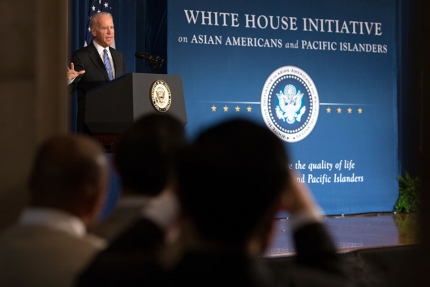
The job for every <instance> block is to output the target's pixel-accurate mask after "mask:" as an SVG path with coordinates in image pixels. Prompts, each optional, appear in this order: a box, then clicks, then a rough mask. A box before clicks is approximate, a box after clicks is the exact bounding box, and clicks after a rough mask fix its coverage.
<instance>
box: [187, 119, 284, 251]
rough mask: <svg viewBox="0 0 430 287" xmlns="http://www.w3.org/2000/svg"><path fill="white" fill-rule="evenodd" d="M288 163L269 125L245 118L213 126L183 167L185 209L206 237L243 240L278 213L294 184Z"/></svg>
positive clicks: (196, 143) (191, 152)
mask: <svg viewBox="0 0 430 287" xmlns="http://www.w3.org/2000/svg"><path fill="white" fill-rule="evenodd" d="M287 161H288V160H287V156H286V153H285V151H284V147H283V144H282V143H281V141H280V140H279V139H278V138H277V137H276V136H275V135H274V134H273V133H272V132H271V131H269V130H268V129H267V128H265V127H261V126H259V125H257V124H254V123H252V122H249V121H245V120H233V121H229V122H226V123H223V124H220V125H218V126H216V127H213V128H211V129H209V130H207V131H205V132H203V133H202V134H201V135H200V136H199V137H198V138H197V139H196V141H195V142H194V144H193V145H192V147H191V149H190V152H189V154H188V157H187V159H186V162H185V165H184V167H183V168H182V169H181V177H180V179H181V188H180V200H181V203H182V205H183V208H184V211H185V213H187V214H188V215H190V217H191V218H192V220H193V222H194V224H195V226H196V227H197V229H198V231H199V232H200V234H201V235H202V236H204V237H206V238H209V239H215V240H218V241H223V242H236V243H240V242H243V241H244V240H246V239H247V238H249V237H250V236H251V235H252V233H253V232H254V231H255V229H256V228H257V226H258V225H259V224H260V221H261V220H263V218H265V217H268V214H269V213H270V214H269V216H270V215H271V214H272V212H271V211H273V212H274V208H275V204H276V202H277V199H279V197H280V195H281V193H282V191H283V190H284V189H285V187H286V186H287V184H288V183H289V182H288V180H289V174H288V170H287V163H288V162H287ZM269 220H271V218H269Z"/></svg>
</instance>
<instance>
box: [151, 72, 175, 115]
mask: <svg viewBox="0 0 430 287" xmlns="http://www.w3.org/2000/svg"><path fill="white" fill-rule="evenodd" d="M151 103H152V105H153V106H154V108H155V109H156V110H157V111H159V112H162V113H164V112H167V110H169V108H170V105H171V103H172V94H171V93H170V88H169V85H167V83H166V82H165V81H164V80H156V81H155V82H154V83H152V86H151Z"/></svg>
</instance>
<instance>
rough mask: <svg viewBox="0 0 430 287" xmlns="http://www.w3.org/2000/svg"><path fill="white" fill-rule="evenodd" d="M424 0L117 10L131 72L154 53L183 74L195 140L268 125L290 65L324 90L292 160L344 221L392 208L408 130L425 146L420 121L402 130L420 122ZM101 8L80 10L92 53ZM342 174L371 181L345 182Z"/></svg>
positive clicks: (76, 42)
mask: <svg viewBox="0 0 430 287" xmlns="http://www.w3.org/2000/svg"><path fill="white" fill-rule="evenodd" d="M414 2H415V1H402V0H397V1H396V0H379V1H377V0H373V1H357V0H349V1H334V0H331V1H316V0H306V1H299V2H298V1H280V0H279V1H274V0H272V1H270V3H268V2H267V1H234V2H231V1H217V2H214V1H191V0H181V1H149V0H148V1H145V0H142V1H137V0H118V1H112V3H111V4H112V14H113V17H114V23H115V33H116V34H115V38H116V47H117V49H118V50H120V51H122V52H123V53H124V54H125V56H126V66H127V72H148V71H149V68H148V67H146V66H145V62H144V61H141V60H136V59H135V58H134V53H135V52H136V51H146V52H150V53H152V54H158V55H160V56H162V57H163V58H166V65H164V66H163V70H161V71H160V72H161V73H164V72H168V73H169V74H180V75H182V78H183V84H184V92H185V96H186V107H187V114H188V125H187V131H188V132H189V135H190V136H191V137H194V136H195V135H196V134H197V133H198V132H199V131H200V130H201V129H203V128H206V127H207V126H209V125H212V124H214V123H217V122H219V121H223V120H227V119H229V118H234V117H245V118H249V119H251V120H254V121H256V122H259V123H261V124H262V125H264V124H265V122H264V121H263V118H262V112H261V105H260V103H261V96H262V92H263V86H264V84H265V82H266V80H267V79H268V77H269V76H270V75H271V73H272V72H273V71H275V70H276V69H278V68H280V67H283V66H295V67H298V68H300V69H301V70H303V71H304V72H305V73H306V74H307V75H308V76H309V78H310V79H312V81H313V83H314V85H315V89H316V90H317V92H318V96H319V105H318V107H319V113H318V117H317V119H316V124H315V127H314V128H313V130H312V131H311V132H310V133H309V135H307V137H305V138H304V139H302V140H300V141H298V142H295V143H285V145H286V147H287V148H288V149H289V151H290V152H291V154H292V155H293V159H292V163H293V166H292V167H293V168H299V167H300V168H299V170H298V171H299V172H300V173H301V174H302V176H303V175H304V178H302V176H300V178H302V179H303V180H304V181H305V182H309V185H310V186H311V189H312V191H313V193H314V195H315V197H316V198H317V200H318V202H319V203H320V204H321V205H322V207H323V208H324V210H325V211H326V213H328V214H341V213H359V212H373V211H392V210H393V206H394V203H395V201H396V199H397V194H398V185H397V181H396V176H397V175H398V174H399V170H400V169H401V168H399V154H400V158H401V159H402V163H404V162H407V160H406V159H407V158H410V157H408V156H407V155H406V156H405V152H403V153H402V152H400V153H399V152H398V142H399V133H400V134H401V135H402V137H400V144H402V145H404V146H408V147H409V146H413V147H414V148H417V146H418V144H417V139H416V138H414V139H411V137H408V135H410V134H411V133H410V130H411V129H416V125H414V126H411V125H408V124H405V122H406V123H407V122H408V121H401V123H402V124H399V125H398V124H397V118H398V117H399V119H403V118H404V117H405V115H406V116H410V114H411V112H410V111H409V109H408V107H410V106H411V105H412V104H413V103H415V102H416V101H414V99H415V98H414V97H413V95H410V92H411V90H412V89H413V84H411V83H412V81H411V79H410V78H411V77H413V75H412V73H408V71H411V65H410V64H409V63H410V62H411V61H410V60H411V59H412V58H413V57H414V55H413V54H411V53H410V51H411V48H410V47H411V46H413V43H412V42H411V41H410V40H413V39H414V35H415V34H414V24H413V21H414V12H412V13H411V10H413V7H414V4H413V3H414ZM90 4H91V1H89V0H80V1H74V2H73V5H72V12H73V17H72V19H73V25H72V27H73V31H72V32H73V33H72V39H73V40H72V45H73V47H72V50H75V49H77V48H79V47H81V46H82V45H83V42H84V39H85V33H86V31H85V29H86V24H87V23H86V21H87V15H88V8H89V6H90ZM191 11H192V12H191ZM197 11H199V12H197ZM209 12H211V13H209ZM246 15H248V16H246ZM253 15H254V16H253ZM202 16H204V18H203V21H202ZM277 16H279V18H280V20H281V21H280V23H279V27H277V19H278V18H277ZM282 17H286V18H282ZM304 18H305V20H304ZM247 19H248V21H247ZM270 19H272V20H274V21H272V26H273V27H271V24H270ZM266 20H267V22H266ZM194 21H195V22H194ZM350 21H357V23H356V24H354V23H352V24H351V22H350ZM344 22H345V23H346V24H344ZM329 23H330V25H331V26H330V27H331V29H330V27H329V26H328V25H329ZM266 24H267V27H266ZM312 24H313V25H312ZM336 24H338V26H337V27H336ZM343 25H346V26H345V27H344V26H343ZM366 25H367V26H366ZM247 26H248V27H247ZM254 26H255V28H254ZM329 30H331V32H330V31H329ZM193 37H194V41H193ZM248 38H250V39H251V40H248ZM243 39H245V40H243ZM166 43H167V44H166ZM360 44H361V46H360ZM355 45H356V46H355ZM260 46H261V47H260ZM265 46H266V47H265ZM369 47H370V48H369ZM369 49H370V51H369ZM406 75H407V76H406ZM278 92H279V91H276V93H278ZM409 99H411V100H409ZM397 103H399V107H398V106H397ZM224 108H227V111H225V110H224ZM338 109H340V111H338ZM348 110H350V112H349V111H348ZM359 110H360V111H361V112H360V111H359ZM308 111H309V106H308ZM329 111H330V112H329ZM305 116H306V114H305ZM72 122H73V121H72ZM409 122H410V121H409ZM414 123H415V122H414ZM408 132H409V134H408ZM414 134H416V133H414ZM406 138H408V139H409V140H406ZM402 150H409V151H410V150H411V149H402ZM299 161H300V164H301V165H300V166H299V165H298V163H299ZM341 161H342V164H340V163H341ZM345 162H348V163H349V166H348V167H347V166H345ZM318 163H322V164H323V167H327V166H328V164H332V167H331V170H329V169H314V168H312V170H310V169H309V167H310V166H312V164H315V165H316V168H318ZM303 164H305V165H303ZM336 164H339V165H338V167H337V168H336ZM409 166H413V164H409ZM346 167H347V168H349V170H348V169H345V168H346ZM335 174H336V176H337V178H339V176H340V174H342V176H343V177H345V176H347V177H351V176H354V177H360V179H361V180H362V181H361V180H360V182H354V183H350V182H348V183H347V182H336V183H335V182H334V176H335ZM324 175H325V176H324ZM312 178H313V179H314V181H319V182H312ZM327 178H330V179H331V182H327ZM321 181H324V184H322V183H321ZM113 185H114V186H116V187H115V188H114V189H113V190H112V191H111V198H112V201H111V202H110V203H109V206H110V207H109V208H111V207H112V206H113V203H112V202H113V201H114V200H115V199H116V198H117V193H118V191H117V188H118V187H117V186H118V182H117V181H114V184H113ZM112 194H113V195H112ZM109 208H108V209H109ZM107 212H108V210H107V211H106V213H107Z"/></svg>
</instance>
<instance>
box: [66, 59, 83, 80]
mask: <svg viewBox="0 0 430 287" xmlns="http://www.w3.org/2000/svg"><path fill="white" fill-rule="evenodd" d="M83 73H85V70H82V71H79V72H77V71H75V66H74V65H73V63H71V64H70V69H69V67H67V80H69V81H71V80H73V79H74V78H76V77H77V76H79V75H82V74H83Z"/></svg>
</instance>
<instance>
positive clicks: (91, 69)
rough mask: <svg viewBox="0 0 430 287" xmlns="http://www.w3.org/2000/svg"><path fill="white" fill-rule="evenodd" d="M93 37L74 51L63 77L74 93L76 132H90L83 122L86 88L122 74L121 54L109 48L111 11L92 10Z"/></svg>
mask: <svg viewBox="0 0 430 287" xmlns="http://www.w3.org/2000/svg"><path fill="white" fill-rule="evenodd" d="M90 28H91V33H92V34H93V36H94V40H93V42H92V43H90V44H89V45H88V46H86V47H84V48H82V49H79V50H77V51H75V52H74V53H73V55H72V63H71V65H70V69H69V68H67V80H68V81H69V84H70V86H71V91H72V92H73V91H75V90H77V93H78V120H77V130H78V133H85V134H90V131H89V129H88V128H87V127H86V126H85V124H84V120H85V98H86V94H87V91H88V90H90V89H93V88H95V87H97V86H99V85H101V84H104V83H106V82H109V81H112V80H113V79H115V78H118V77H121V76H122V75H124V74H125V72H126V71H125V60H124V54H123V53H121V52H119V51H117V50H115V49H114V48H111V47H110V45H112V43H113V41H114V36H115V30H114V25H113V19H112V15H111V14H110V13H107V12H100V13H96V14H94V16H93V17H92V18H91V20H90Z"/></svg>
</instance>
